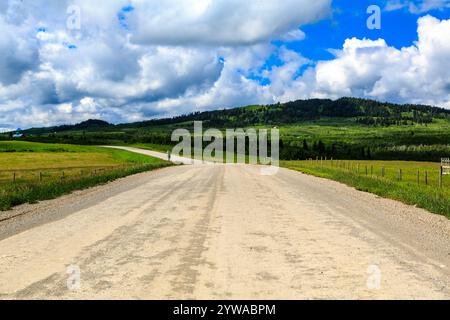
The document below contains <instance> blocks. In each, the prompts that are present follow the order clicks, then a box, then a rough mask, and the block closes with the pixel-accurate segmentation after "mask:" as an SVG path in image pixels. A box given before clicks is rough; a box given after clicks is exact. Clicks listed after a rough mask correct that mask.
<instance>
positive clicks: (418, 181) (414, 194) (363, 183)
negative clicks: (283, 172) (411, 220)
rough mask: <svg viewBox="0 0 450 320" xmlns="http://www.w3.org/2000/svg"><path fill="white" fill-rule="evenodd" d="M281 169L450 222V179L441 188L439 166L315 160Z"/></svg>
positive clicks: (430, 164)
mask: <svg viewBox="0 0 450 320" xmlns="http://www.w3.org/2000/svg"><path fill="white" fill-rule="evenodd" d="M281 166H283V167H286V168H289V169H293V170H297V171H300V172H303V173H306V174H311V175H314V176H318V177H323V178H327V179H331V180H335V181H339V182H342V183H345V184H347V185H349V186H352V187H355V188H356V189H358V190H361V191H366V192H371V193H374V194H377V195H379V196H382V197H385V198H390V199H394V200H399V201H402V202H404V203H407V204H410V205H416V206H418V207H420V208H423V209H426V210H429V211H431V212H434V213H437V214H442V215H445V216H447V217H448V218H450V176H448V175H447V176H443V181H442V188H440V187H439V186H440V184H439V175H440V174H439V172H440V164H439V163H430V162H409V161H330V160H328V161H320V160H319V161H316V160H313V161H282V162H281ZM358 168H359V170H358ZM383 168H384V170H383ZM383 171H384V175H383Z"/></svg>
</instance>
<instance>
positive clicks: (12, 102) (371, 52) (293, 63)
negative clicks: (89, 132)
mask: <svg viewBox="0 0 450 320" xmlns="http://www.w3.org/2000/svg"><path fill="white" fill-rule="evenodd" d="M374 4H376V5H378V6H379V7H380V8H381V29H380V30H369V29H368V28H367V26H366V21H367V19H368V17H369V14H367V12H366V11H367V8H368V7H369V6H370V5H374ZM0 32H1V34H2V35H3V36H2V38H1V39H0V57H1V58H0V131H1V130H7V129H11V128H17V127H24V128H27V127H31V126H44V125H55V124H63V123H76V122H80V121H83V120H87V119H91V118H98V119H104V120H106V121H110V122H113V123H120V122H131V121H141V120H144V119H149V118H154V117H165V116H173V115H178V114H182V113H187V112H192V111H202V110H211V109H216V108H228V107H236V106H242V105H247V104H269V103H275V102H279V101H281V102H284V101H290V100H295V99H309V98H331V99H337V98H339V97H342V96H355V97H362V98H369V99H376V100H382V101H392V102H399V103H422V104H431V105H436V106H441V107H444V108H449V109H450V59H449V58H448V57H449V56H450V0H381V1H368V0H358V1H350V0H314V1H310V0H284V1H281V2H280V1H279V0H248V1H241V0H171V1H163V0H153V1H145V0H116V1H110V0H96V1H90V0H76V1H73V0H60V1H52V2H49V1H48V0H35V1H33V2H24V1H20V0H9V1H2V2H1V3H0Z"/></svg>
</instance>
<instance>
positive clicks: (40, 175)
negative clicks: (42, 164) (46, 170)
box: [39, 172, 42, 181]
mask: <svg viewBox="0 0 450 320" xmlns="http://www.w3.org/2000/svg"><path fill="white" fill-rule="evenodd" d="M39 181H42V172H39Z"/></svg>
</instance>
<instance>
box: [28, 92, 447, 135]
mask: <svg viewBox="0 0 450 320" xmlns="http://www.w3.org/2000/svg"><path fill="white" fill-rule="evenodd" d="M321 118H355V122H356V123H359V124H362V125H369V126H390V125H402V124H408V123H418V124H426V123H431V122H433V119H450V110H446V109H442V108H437V107H431V106H425V105H412V104H405V105H398V104H392V103H382V102H377V101H373V100H365V99H356V98H342V99H339V100H335V101H333V100H329V99H311V100H298V101H293V102H288V103H282V104H280V103H279V104H274V105H257V106H247V107H241V108H234V109H224V110H216V111H207V112H195V113H191V114H187V115H182V116H178V117H173V118H167V119H157V120H150V121H143V122H136V123H129V124H119V125H112V124H109V123H107V122H105V121H101V120H88V121H85V122H82V123H80V124H76V125H64V126H58V127H50V128H33V129H29V130H25V131H24V133H25V134H37V135H39V134H48V133H54V132H56V133H60V132H65V131H80V130H86V131H96V130H98V129H99V128H103V129H105V130H108V129H110V130H117V129H133V128H146V127H154V126H165V125H176V124H180V123H186V122H192V121H204V123H205V126H209V127H218V128H222V127H248V126H252V125H283V124H294V123H300V122H303V121H311V120H319V119H321Z"/></svg>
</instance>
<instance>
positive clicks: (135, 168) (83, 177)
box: [0, 142, 170, 210]
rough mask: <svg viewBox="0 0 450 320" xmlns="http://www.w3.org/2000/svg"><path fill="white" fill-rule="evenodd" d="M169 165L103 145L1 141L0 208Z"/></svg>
mask: <svg viewBox="0 0 450 320" xmlns="http://www.w3.org/2000/svg"><path fill="white" fill-rule="evenodd" d="M169 165H170V164H169V163H168V162H166V161H163V160H160V159H155V158H152V157H148V156H144V155H140V154H135V153H131V152H127V151H122V150H114V149H106V148H100V147H85V146H75V145H63V144H43V143H29V142H0V210H7V209H10V208H11V207H12V206H15V205H18V204H22V203H26V202H36V201H39V200H45V199H52V198H55V197H57V196H60V195H62V194H66V193H69V192H71V191H73V190H77V189H83V188H87V187H91V186H95V185H97V184H101V183H106V182H108V181H112V180H115V179H117V178H121V177H125V176H127V175H130V174H134V173H138V172H143V171H148V170H154V169H158V168H162V167H165V166H169Z"/></svg>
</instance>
